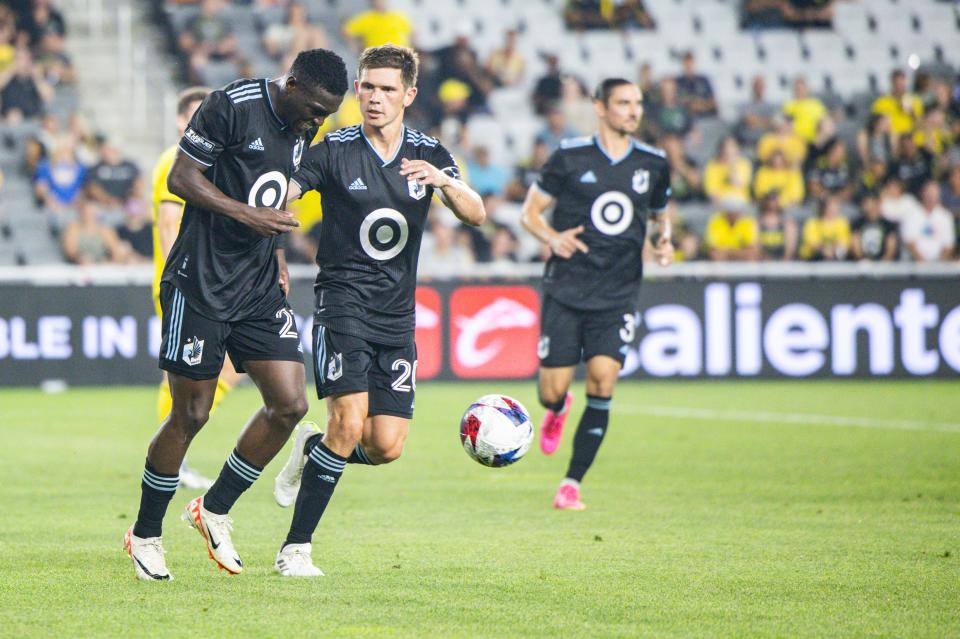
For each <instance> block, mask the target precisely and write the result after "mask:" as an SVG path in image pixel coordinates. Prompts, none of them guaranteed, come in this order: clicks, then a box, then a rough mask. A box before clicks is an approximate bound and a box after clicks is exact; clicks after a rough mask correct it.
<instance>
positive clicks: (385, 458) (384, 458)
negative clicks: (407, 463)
mask: <svg viewBox="0 0 960 639" xmlns="http://www.w3.org/2000/svg"><path fill="white" fill-rule="evenodd" d="M403 441H404V440H403V439H402V438H401V439H398V440H397V441H395V442H393V443H391V444H388V445H386V446H384V445H374V446H370V447H367V446H365V447H364V452H365V453H366V455H367V457H368V458H369V459H370V461H372V462H373V463H374V464H375V465H380V464H389V463H390V462H393V461H397V460H398V459H400V455H402V454H403Z"/></svg>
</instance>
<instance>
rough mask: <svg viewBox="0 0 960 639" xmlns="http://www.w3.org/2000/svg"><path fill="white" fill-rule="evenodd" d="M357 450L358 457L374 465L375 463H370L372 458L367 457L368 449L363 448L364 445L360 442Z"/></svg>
mask: <svg viewBox="0 0 960 639" xmlns="http://www.w3.org/2000/svg"><path fill="white" fill-rule="evenodd" d="M355 450H356V451H357V457H359V458H360V460H361V461H363V463H365V464H370V465H371V466H373V464H371V463H370V458H369V457H367V451H365V450H363V446H361V445H360V444H357V447H356V449H355Z"/></svg>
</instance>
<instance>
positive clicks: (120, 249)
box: [62, 198, 129, 265]
mask: <svg viewBox="0 0 960 639" xmlns="http://www.w3.org/2000/svg"><path fill="white" fill-rule="evenodd" d="M62 242H63V256H64V257H65V258H67V261H69V262H71V263H73V264H80V265H88V264H103V263H114V264H119V263H122V262H124V261H126V260H127V258H128V257H129V252H128V249H127V248H126V247H125V246H124V245H123V244H122V243H121V242H120V238H119V237H117V233H116V231H114V230H113V229H112V228H110V227H109V226H105V225H103V224H101V223H100V221H99V220H97V206H96V204H94V203H93V202H92V201H90V200H87V199H85V198H83V199H81V200H80V201H79V202H77V219H76V221H74V222H70V223H69V224H67V225H66V227H64V229H63V240H62Z"/></svg>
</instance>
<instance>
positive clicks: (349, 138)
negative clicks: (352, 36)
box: [274, 44, 486, 577]
mask: <svg viewBox="0 0 960 639" xmlns="http://www.w3.org/2000/svg"><path fill="white" fill-rule="evenodd" d="M417 66H418V62H417V56H416V54H415V53H414V52H413V51H412V50H411V49H407V48H404V47H398V46H395V45H390V44H387V45H383V46H380V47H373V48H370V49H367V50H366V51H364V52H363V54H362V55H361V57H360V62H359V68H358V73H357V80H356V81H355V83H354V89H355V91H356V93H357V98H358V100H359V102H360V109H361V112H362V113H363V124H362V125H358V126H353V127H347V128H344V129H340V130H338V131H336V132H334V133H331V134H330V135H328V136H327V137H326V138H325V140H324V142H323V143H321V144H317V145H315V146H314V147H312V148H311V149H310V150H309V151H308V152H307V154H306V156H305V157H304V160H303V166H302V167H301V168H300V171H298V172H297V173H296V174H295V175H294V176H293V179H292V180H291V182H290V189H289V193H290V197H291V198H295V197H297V196H299V195H300V194H301V192H305V191H308V190H316V191H319V192H320V194H321V196H322V197H323V212H324V217H323V233H322V235H321V239H320V246H319V250H318V252H317V265H318V266H319V267H320V271H319V274H318V275H317V282H316V286H315V290H316V311H315V314H314V329H313V344H314V353H313V356H314V362H313V365H314V372H315V374H316V379H317V395H318V396H319V397H320V398H321V399H324V398H325V399H326V400H327V430H326V434H325V435H324V434H322V433H319V432H317V431H315V430H313V429H312V428H311V427H310V426H309V425H307V424H306V423H305V424H301V425H300V426H298V428H297V430H296V434H295V436H294V438H293V449H292V450H291V453H290V458H289V460H288V461H287V464H286V466H285V467H284V469H283V470H282V471H281V472H280V475H279V476H278V477H277V481H276V484H275V491H274V494H275V496H276V498H277V503H279V504H280V505H281V506H289V505H291V504H293V503H295V504H296V506H295V508H294V513H293V521H292V523H291V526H290V531H289V533H288V535H287V538H286V540H285V541H284V542H283V544H282V546H281V549H280V552H279V553H278V554H277V559H276V569H277V571H278V572H279V573H280V574H281V575H284V576H290V577H315V576H320V575H322V574H323V573H322V572H321V571H320V569H319V568H317V567H316V566H315V565H314V564H313V559H312V556H311V549H312V547H311V538H312V535H313V532H314V530H315V529H316V527H317V525H318V524H319V522H320V518H321V516H322V515H323V512H324V510H325V509H326V506H327V503H328V502H329V501H330V497H331V496H332V495H333V491H334V488H335V487H336V485H337V482H338V481H339V479H340V476H341V473H342V472H343V470H344V468H345V466H346V464H347V463H348V462H354V463H360V464H371V465H376V464H385V463H389V462H391V461H393V460H395V459H397V458H398V457H399V456H400V454H401V452H402V450H403V444H404V441H405V440H406V437H407V432H408V430H409V428H410V420H411V418H412V416H413V403H414V402H413V397H414V392H415V389H416V367H417V350H416V346H415V344H414V341H413V335H414V318H415V299H414V294H415V290H416V277H417V259H418V256H419V253H420V240H421V237H422V236H423V229H424V227H425V225H426V221H427V212H428V210H429V208H430V201H431V199H432V198H433V196H434V194H436V195H437V196H438V197H439V198H440V200H441V202H443V203H444V204H445V205H446V206H447V207H448V208H449V209H450V210H452V211H453V213H454V214H455V215H456V216H457V217H458V218H459V219H460V220H462V221H463V222H465V223H467V224H472V225H479V224H481V223H482V222H483V221H484V219H485V217H486V212H485V211H484V208H483V202H482V200H481V199H480V196H479V195H477V194H476V193H475V192H474V191H473V190H472V189H470V188H469V187H468V186H467V185H465V184H464V183H463V182H461V181H460V179H459V175H460V173H459V170H458V169H457V165H456V163H455V162H454V160H453V157H451V155H450V152H449V151H447V150H446V149H445V148H444V147H443V145H442V144H440V143H439V141H438V140H436V139H435V138H431V137H429V136H427V135H424V134H422V133H420V132H419V131H415V130H413V129H409V128H407V127H406V126H404V123H403V116H404V110H405V109H406V108H407V107H409V106H410V105H411V104H412V103H413V101H414V99H415V98H416V95H417V88H416V82H417Z"/></svg>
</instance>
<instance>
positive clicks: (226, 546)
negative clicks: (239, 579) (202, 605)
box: [181, 496, 243, 575]
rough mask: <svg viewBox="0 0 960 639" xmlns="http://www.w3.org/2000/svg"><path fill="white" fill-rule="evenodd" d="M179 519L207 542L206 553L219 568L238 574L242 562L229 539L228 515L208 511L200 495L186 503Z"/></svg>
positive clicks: (231, 523) (241, 567)
mask: <svg viewBox="0 0 960 639" xmlns="http://www.w3.org/2000/svg"><path fill="white" fill-rule="evenodd" d="M181 519H183V520H184V521H185V522H187V524H189V525H190V526H191V527H192V528H195V529H196V530H197V532H199V533H200V536H201V537H203V540H204V541H205V542H206V543H207V554H209V555H210V559H212V560H213V561H215V562H216V564H217V566H219V567H220V569H221V570H226V571H227V572H228V573H230V574H231V575H239V574H240V573H241V572H242V571H243V562H242V561H240V555H238V554H237V551H236V549H234V547H233V540H231V539H230V533H231V532H233V521H232V520H231V519H230V515H216V514H214V513H212V512H210V511H209V510H207V509H206V508H204V507H203V497H202V496H200V497H197V498H196V499H194V500H193V501H191V502H190V503H189V504H187V507H186V508H185V509H184V512H183V515H181Z"/></svg>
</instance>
